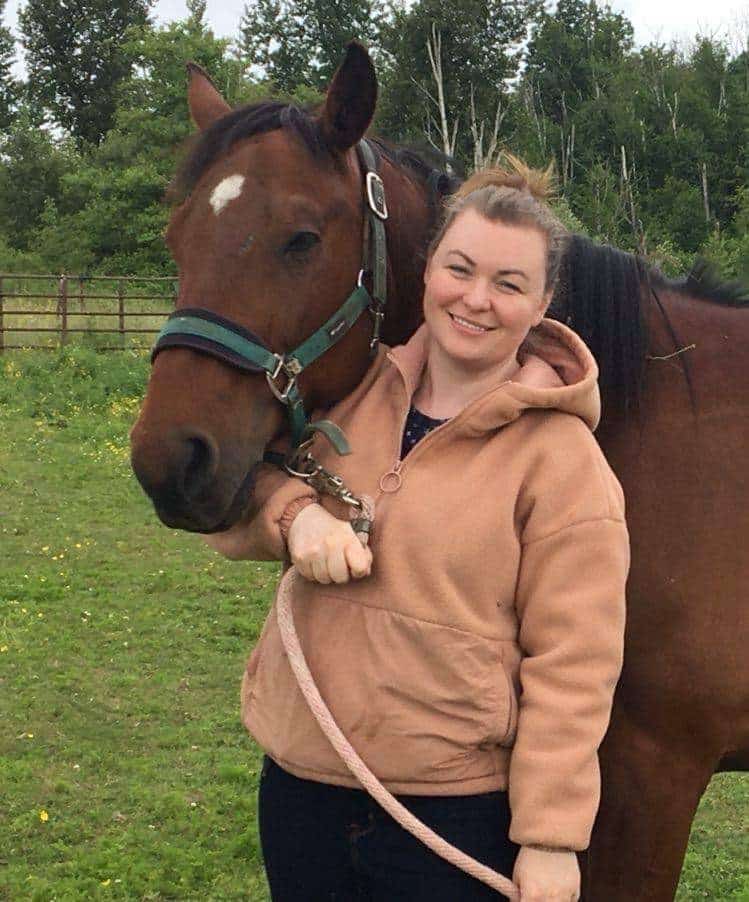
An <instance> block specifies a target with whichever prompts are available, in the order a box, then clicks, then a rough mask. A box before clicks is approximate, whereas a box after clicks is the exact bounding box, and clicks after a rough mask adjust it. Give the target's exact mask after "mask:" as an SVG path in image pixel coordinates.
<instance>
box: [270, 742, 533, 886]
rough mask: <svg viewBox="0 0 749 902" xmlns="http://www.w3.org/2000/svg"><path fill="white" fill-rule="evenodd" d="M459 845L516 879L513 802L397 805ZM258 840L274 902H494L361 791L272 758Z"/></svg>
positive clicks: (435, 800) (492, 797) (472, 799)
mask: <svg viewBox="0 0 749 902" xmlns="http://www.w3.org/2000/svg"><path fill="white" fill-rule="evenodd" d="M398 798H399V800H400V801H401V802H402V803H403V804H404V805H405V806H406V807H407V808H408V809H410V810H411V811H412V812H413V813H414V814H415V815H416V817H418V818H419V819H420V820H421V821H423V822H424V823H425V824H427V825H428V826H429V827H431V828H432V829H433V830H434V831H435V832H436V833H438V834H439V835H440V836H442V837H444V838H445V839H446V840H447V841H448V842H450V843H452V845H454V846H456V847H457V848H459V849H461V850H462V851H464V852H467V853H468V854H469V855H471V856H472V857H473V858H476V859H477V860H478V861H481V862H483V863H484V864H487V865H489V867H492V868H494V869H495V870H497V871H500V872H501V873H502V874H504V875H505V876H507V877H512V869H513V866H514V864H515V857H516V855H517V853H518V851H519V847H518V846H517V845H515V844H514V843H512V842H510V840H509V839H508V836H507V834H508V831H509V826H510V808H509V805H508V802H507V793H506V792H490V793H486V794H483V795H475V796H445V797H440V796H399V797H398ZM259 817H260V840H261V842H262V846H263V856H264V858H265V869H266V872H267V874H268V882H269V884H270V888H271V894H272V898H273V902H480V900H484V899H486V900H487V902H496V900H497V899H498V898H500V897H499V895H498V894H497V893H496V892H495V891H494V890H492V889H490V888H489V887H487V886H485V885H484V884H483V883H480V882H479V881H478V880H475V879H474V878H473V877H469V876H468V875H467V874H464V873H463V872H462V871H460V870H458V868H456V867H455V866H454V865H451V864H448V863H447V862H446V861H444V860H443V859H442V858H440V857H439V856H437V855H435V854H434V853H433V852H431V851H430V850H429V849H427V847H426V846H425V845H423V844H422V843H421V842H419V841H418V840H417V839H415V838H414V837H413V836H411V834H410V833H407V832H406V831H405V830H404V829H403V828H402V827H401V826H399V825H398V824H397V823H396V822H395V821H394V820H393V819H392V818H391V817H390V815H389V814H386V813H385V811H383V810H382V808H380V806H379V805H378V804H377V803H376V802H375V801H374V800H373V799H372V798H370V796H369V795H368V794H367V793H366V792H364V790H359V789H346V788H345V787H341V786H330V785H328V784H326V783H318V782H316V781H312V780H300V779H298V778H297V777H294V776H292V775H291V774H289V773H287V772H286V771H285V770H283V769H282V768H281V767H279V766H278V765H277V764H276V763H275V762H273V761H271V759H269V758H266V759H265V763H264V765H263V773H262V777H261V780H260V794H259Z"/></svg>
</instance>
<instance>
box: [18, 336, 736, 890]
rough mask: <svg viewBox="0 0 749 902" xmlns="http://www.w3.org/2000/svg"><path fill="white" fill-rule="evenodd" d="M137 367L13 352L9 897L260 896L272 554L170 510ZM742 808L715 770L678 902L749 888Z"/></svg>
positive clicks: (116, 357) (134, 358)
mask: <svg viewBox="0 0 749 902" xmlns="http://www.w3.org/2000/svg"><path fill="white" fill-rule="evenodd" d="M146 374H147V361H146V359H145V357H143V356H139V355H135V354H132V353H128V352H126V353H123V354H110V355H102V354H96V353H95V352H94V351H92V350H91V349H89V348H81V347H77V346H73V347H69V348H67V349H66V350H65V351H64V352H62V353H61V354H56V353H49V352H46V353H43V352H36V353H34V352H18V353H15V354H10V353H8V354H6V355H4V356H2V357H0V723H2V729H1V730H0V787H2V790H1V791H0V898H3V899H12V900H27V899H29V900H49V902H51V900H58V902H63V900H79V899H137V900H162V899H195V900H197V899H200V900H204V899H211V900H240V899H242V900H247V899H250V900H252V902H261V900H265V899H267V894H266V889H265V881H264V877H263V873H262V864H261V858H260V851H259V843H258V837H257V830H256V824H255V814H256V812H255V796H256V787H257V777H258V768H259V760H260V754H259V751H258V750H257V748H256V747H255V746H254V745H253V743H252V741H251V740H250V739H249V737H248V736H247V735H246V733H245V731H244V729H243V728H242V726H241V724H240V722H239V717H238V689H239V681H240V677H241V673H242V668H243V665H244V661H245V658H246V656H247V654H248V652H249V650H250V648H251V646H252V645H253V643H254V641H255V639H256V637H257V635H258V631H259V628H260V626H261V623H262V620H263V618H264V614H265V611H266V610H267V607H268V604H269V603H270V599H271V595H272V591H273V587H274V582H275V575H276V572H277V571H276V568H275V566H274V565H270V564H250V563H246V562H245V563H239V564H233V563H231V562H228V561H224V560H222V559H221V558H220V557H218V556H217V555H215V554H213V553H212V552H210V551H209V550H208V549H207V548H206V547H205V546H204V545H203V543H202V542H201V541H200V539H199V538H197V537H195V536H190V535H187V534H184V533H180V532H174V531H172V530H168V529H166V528H164V527H163V526H161V525H160V524H159V523H158V522H157V520H156V518H155V516H154V514H153V512H152V510H151V507H150V504H149V502H148V501H147V499H146V498H145V497H144V496H143V494H142V492H141V491H140V489H139V488H138V486H137V484H136V482H135V479H134V478H133V476H132V475H131V473H130V469H129V463H128V439H127V434H128V429H129V427H130V425H131V423H132V421H133V419H134V417H135V415H136V411H137V408H138V404H139V401H140V397H141V394H142V391H143V387H144V384H145V378H146ZM748 812H749V782H748V781H747V780H746V778H744V777H742V776H739V775H734V774H730V775H721V776H720V777H717V778H715V779H714V780H713V782H712V784H711V786H710V789H709V791H708V793H707V794H706V796H705V798H704V800H703V803H702V805H701V807H700V811H699V814H698V818H697V820H696V822H695V825H694V829H693V833H692V841H691V843H690V848H689V853H688V855H687V860H686V863H685V869H684V874H683V878H682V884H681V888H680V894H679V897H678V898H679V900H681V902H685V900H698V899H699V900H702V899H721V900H723V899H725V900H734V902H737V900H749V868H748V867H747V858H748V857H749V856H748V855H747V851H748V846H749V843H747V835H746V822H747V813H748ZM742 831H743V832H742Z"/></svg>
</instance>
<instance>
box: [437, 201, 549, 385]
mask: <svg viewBox="0 0 749 902" xmlns="http://www.w3.org/2000/svg"><path fill="white" fill-rule="evenodd" d="M545 281H546V238H545V236H544V235H543V234H542V233H541V232H540V231H539V230H537V229H534V228H533V227H531V226H524V225H505V224H504V223H502V222H491V221H490V220H488V219H486V218H485V217H484V216H482V215H481V214H480V213H477V212H476V211H475V210H466V211H465V212H463V213H460V214H459V215H458V216H457V217H456V218H455V221H454V222H453V224H452V225H451V226H450V228H449V229H448V230H447V232H445V234H444V236H443V237H442V240H441V241H440V243H439V245H438V246H437V248H436V249H435V251H434V253H433V254H432V257H431V258H430V260H429V262H428V264H427V268H426V271H425V272H424V285H425V290H424V318H425V320H426V322H427V325H428V328H429V331H430V335H431V340H432V343H433V347H434V349H435V350H437V349H439V352H441V355H444V356H446V357H448V358H450V361H451V363H453V364H458V365H459V366H464V367H466V368H469V369H480V370H485V369H488V368H495V367H497V366H498V365H502V364H506V365H507V366H512V369H514V362H515V354H516V353H517V350H518V348H519V347H520V345H521V344H522V342H523V341H524V339H525V337H526V335H527V334H528V331H529V329H530V328H531V327H532V326H536V325H538V323H540V322H541V320H542V319H543V315H544V313H545V311H546V308H547V306H548V303H549V300H550V293H547V292H545Z"/></svg>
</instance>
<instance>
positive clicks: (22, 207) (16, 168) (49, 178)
mask: <svg viewBox="0 0 749 902" xmlns="http://www.w3.org/2000/svg"><path fill="white" fill-rule="evenodd" d="M78 162H79V159H78V156H77V154H76V153H75V150H74V148H73V147H71V146H69V144H68V143H66V142H62V143H58V142H56V141H55V140H54V138H53V137H52V135H50V133H49V132H48V131H45V130H44V129H40V128H39V127H38V123H37V122H36V120H35V118H34V116H33V114H31V113H30V112H29V111H28V110H26V109H22V110H21V111H20V112H19V113H18V115H17V116H16V119H15V121H14V122H13V123H12V125H11V126H10V127H9V128H8V129H7V131H6V132H5V134H4V135H3V137H2V140H1V141H0V223H2V227H1V230H2V233H3V234H4V235H5V237H6V240H7V243H8V245H9V246H10V247H13V248H16V249H18V250H27V249H29V248H30V247H31V246H32V245H33V236H34V233H35V230H36V229H37V227H38V226H39V223H40V221H41V218H42V214H43V212H44V209H45V205H46V204H47V203H49V202H54V201H55V200H56V199H57V198H58V197H59V196H60V193H61V190H62V179H63V177H64V176H65V174H66V173H68V172H70V171H72V170H73V169H74V167H75V166H76V165H77V163H78Z"/></svg>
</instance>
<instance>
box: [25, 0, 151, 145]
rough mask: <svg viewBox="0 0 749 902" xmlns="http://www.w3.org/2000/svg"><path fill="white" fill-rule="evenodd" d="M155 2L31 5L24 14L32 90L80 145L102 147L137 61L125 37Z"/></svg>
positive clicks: (88, 0) (33, 1) (51, 0)
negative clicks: (118, 97) (118, 98)
mask: <svg viewBox="0 0 749 902" xmlns="http://www.w3.org/2000/svg"><path fill="white" fill-rule="evenodd" d="M151 2H152V0H108V2H106V0H76V2H75V3H60V2H58V0H28V2H27V4H26V6H25V7H24V9H23V10H22V11H21V13H20V15H19V25H20V30H21V35H22V44H23V46H24V48H25V50H26V63H27V66H28V71H29V82H28V84H29V91H30V93H31V95H32V97H33V98H34V99H35V100H36V101H37V102H39V103H40V104H41V105H42V106H43V107H44V108H45V109H46V110H48V111H49V113H50V114H51V117H52V120H53V122H55V123H57V124H58V125H61V126H62V127H63V128H65V129H67V130H68V131H69V132H70V133H71V134H72V135H73V136H74V137H75V138H76V140H77V141H78V143H79V144H82V143H84V142H88V143H91V144H98V143H99V142H100V141H101V139H102V138H103V136H104V135H105V134H106V132H107V131H108V130H109V128H110V127H111V126H112V123H113V120H114V111H115V107H116V93H117V87H118V85H119V84H120V82H121V81H122V80H123V79H124V78H126V77H127V75H128V74H129V73H130V70H131V67H132V64H133V60H132V58H131V57H130V56H129V55H128V53H127V51H126V50H125V43H124V42H125V38H126V35H127V32H128V29H130V28H131V27H133V26H138V25H141V26H142V25H143V24H144V23H145V22H146V21H147V16H148V11H149V8H150V5H151Z"/></svg>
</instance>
